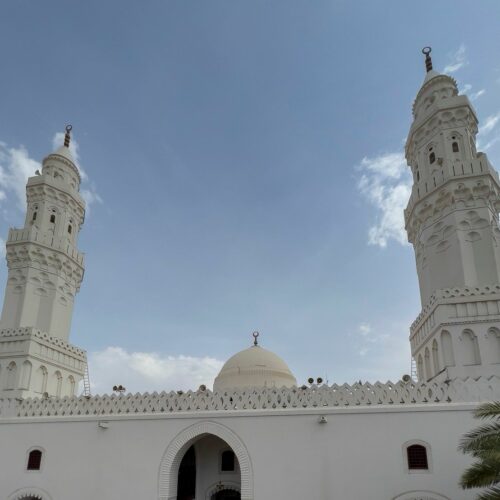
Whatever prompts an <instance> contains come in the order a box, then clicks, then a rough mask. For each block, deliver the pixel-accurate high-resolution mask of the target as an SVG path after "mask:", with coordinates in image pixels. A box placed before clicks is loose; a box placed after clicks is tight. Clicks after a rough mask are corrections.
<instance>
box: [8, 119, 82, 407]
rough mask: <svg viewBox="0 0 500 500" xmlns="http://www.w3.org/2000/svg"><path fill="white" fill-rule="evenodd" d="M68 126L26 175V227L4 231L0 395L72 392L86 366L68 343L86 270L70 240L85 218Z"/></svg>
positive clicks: (79, 354) (72, 239) (74, 238)
mask: <svg viewBox="0 0 500 500" xmlns="http://www.w3.org/2000/svg"><path fill="white" fill-rule="evenodd" d="M70 132H71V126H67V127H66V134H65V138H64V145H63V146H61V147H60V148H59V149H58V150H57V151H56V152H54V153H52V154H50V155H49V156H47V157H46V158H45V159H44V160H43V166H42V171H41V173H40V172H38V171H37V175H35V176H34V177H30V178H29V179H28V183H27V185H26V198H27V212H26V219H25V223H24V227H23V228H22V229H10V230H9V237H8V241H7V244H6V247H7V255H6V257H7V266H8V268H9V272H8V278H7V286H6V290H5V298H4V304H3V310H2V316H1V319H0V397H16V398H24V397H29V396H41V395H44V394H45V393H47V394H48V395H49V396H65V395H73V394H74V392H75V390H76V387H77V385H78V383H79V382H80V380H81V379H82V377H83V374H84V371H85V367H86V354H85V351H83V350H82V349H79V348H77V347H74V346H72V345H71V344H69V343H68V337H69V331H70V326H71V318H72V314H73V303H74V298H75V294H76V293H77V292H78V290H79V289H80V284H81V282H82V279H83V272H84V267H83V254H81V253H80V252H79V251H78V249H77V247H76V244H77V238H78V233H79V231H80V227H81V225H82V224H83V221H84V217H85V202H84V201H83V199H82V197H81V196H80V194H79V187H80V180H81V178H80V173H79V171H78V169H77V167H76V165H75V163H74V160H73V158H72V155H71V153H70V150H69V145H70ZM47 394H45V395H47Z"/></svg>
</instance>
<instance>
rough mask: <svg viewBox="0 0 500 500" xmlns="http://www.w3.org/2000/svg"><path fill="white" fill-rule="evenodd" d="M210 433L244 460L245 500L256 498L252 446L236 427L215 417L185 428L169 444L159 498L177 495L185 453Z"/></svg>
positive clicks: (170, 499) (164, 499) (170, 498)
mask: <svg viewBox="0 0 500 500" xmlns="http://www.w3.org/2000/svg"><path fill="white" fill-rule="evenodd" d="M206 434H212V435H214V436H217V437H219V438H220V439H222V440H223V441H225V442H226V443H227V444H228V445H229V446H230V447H231V448H232V450H233V451H234V454H235V455H236V458H237V459H238V462H239V464H240V471H241V500H253V498H254V497H253V469H252V462H251V460H250V456H249V454H248V450H247V449H246V447H245V445H244V444H243V441H242V440H241V439H240V437H239V436H237V435H236V434H235V432H234V431H232V430H231V429H229V428H228V427H226V426H224V425H222V424H219V423H216V422H211V421H206V422H199V423H197V424H194V425H192V426H191V427H188V428H187V429H184V430H183V431H182V432H180V433H179V434H177V436H176V437H175V438H174V439H173V441H172V442H171V443H170V444H169V445H168V447H167V449H166V450H165V453H164V454H163V457H162V459H161V462H160V469H159V473H158V498H159V500H176V499H177V477H178V473H179V466H180V463H181V460H182V457H183V456H184V453H185V452H186V450H187V449H188V448H189V447H190V446H191V445H192V444H193V443H194V442H195V441H197V440H198V439H199V438H200V437H202V436H204V435H206Z"/></svg>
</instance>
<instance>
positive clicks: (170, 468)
mask: <svg viewBox="0 0 500 500" xmlns="http://www.w3.org/2000/svg"><path fill="white" fill-rule="evenodd" d="M191 448H192V449H193V451H189V450H190V449H191ZM193 454H194V460H193V458H192V457H193ZM231 455H233V456H234V463H235V470H232V471H231V470H225V468H226V467H227V464H230V457H231ZM186 456H187V458H186V460H184V458H185V457H186ZM193 462H194V464H195V471H194V474H193V471H192V469H191V472H190V473H189V468H190V467H191V468H192V464H193ZM187 478H189V481H190V484H191V485H189V484H186V483H185V481H186V479H187ZM193 482H194V485H195V493H194V495H195V496H193V491H192V485H193ZM181 483H182V484H181ZM196 490H197V491H196ZM179 494H182V495H184V496H185V498H183V497H180V496H178V495H179ZM188 495H191V496H188ZM215 495H220V496H215ZM158 498H159V499H160V500H181V499H182V500H187V499H189V500H194V499H196V500H201V499H203V500H206V499H207V500H236V499H238V500H239V499H241V500H253V474H252V465H251V461H250V457H249V456H248V452H247V450H246V447H245V446H244V444H243V443H242V441H241V439H240V438H239V437H238V436H237V435H236V434H235V433H234V432H233V431H232V430H230V429H229V428H227V427H225V426H223V425H221V424H218V423H215V422H200V423H198V424H195V425H193V426H191V427H188V428H187V429H185V430H184V431H182V432H181V433H179V434H178V435H177V436H176V438H175V439H174V440H173V441H172V442H171V443H170V444H169V446H168V447H167V449H166V450H165V453H164V455H163V457H162V460H161V463H160V471H159V484H158Z"/></svg>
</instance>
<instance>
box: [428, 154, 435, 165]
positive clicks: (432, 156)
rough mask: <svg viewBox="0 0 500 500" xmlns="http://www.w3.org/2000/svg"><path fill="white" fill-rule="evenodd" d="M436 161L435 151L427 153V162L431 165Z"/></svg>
mask: <svg viewBox="0 0 500 500" xmlns="http://www.w3.org/2000/svg"><path fill="white" fill-rule="evenodd" d="M435 161H436V153H434V151H433V152H432V153H431V154H430V155H429V163H430V164H431V165H432V164H433V163H434V162H435Z"/></svg>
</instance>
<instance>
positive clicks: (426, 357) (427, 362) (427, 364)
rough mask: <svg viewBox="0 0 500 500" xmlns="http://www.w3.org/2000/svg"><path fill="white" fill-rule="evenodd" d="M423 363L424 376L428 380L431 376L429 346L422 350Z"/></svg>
mask: <svg viewBox="0 0 500 500" xmlns="http://www.w3.org/2000/svg"><path fill="white" fill-rule="evenodd" d="M424 363H425V378H426V380H430V379H431V378H432V377H433V374H432V367H431V352H430V351H429V348H428V347H426V348H425V351H424Z"/></svg>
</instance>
